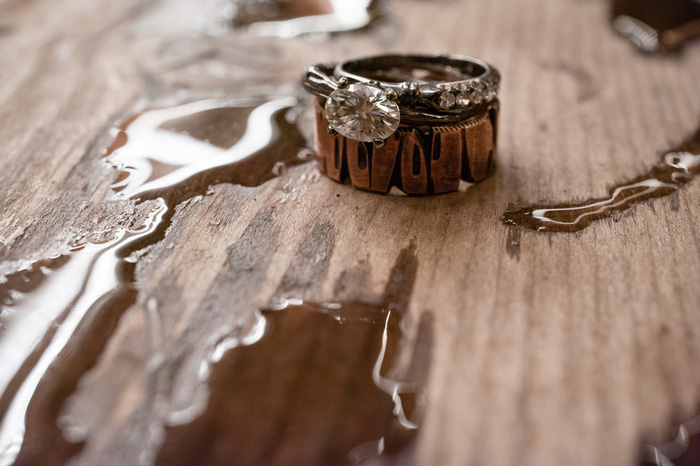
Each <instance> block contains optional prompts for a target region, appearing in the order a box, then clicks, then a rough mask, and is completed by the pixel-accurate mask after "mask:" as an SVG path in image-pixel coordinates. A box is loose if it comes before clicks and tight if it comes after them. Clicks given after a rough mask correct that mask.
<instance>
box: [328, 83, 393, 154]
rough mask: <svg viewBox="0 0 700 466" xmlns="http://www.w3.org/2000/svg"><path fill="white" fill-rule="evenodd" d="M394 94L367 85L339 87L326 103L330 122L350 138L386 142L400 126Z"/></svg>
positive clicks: (334, 127) (356, 84)
mask: <svg viewBox="0 0 700 466" xmlns="http://www.w3.org/2000/svg"><path fill="white" fill-rule="evenodd" d="M391 92H392V91H385V90H384V89H381V88H379V87H377V86H373V85H371V84H364V83H355V84H350V85H348V86H347V87H343V88H341V87H338V89H336V90H334V91H333V92H331V94H330V95H329V96H328V100H326V106H325V114H326V119H327V120H328V123H330V125H331V127H332V128H333V129H334V130H336V131H337V132H339V133H340V134H342V135H343V136H345V137H347V138H350V139H355V140H358V141H364V142H372V141H374V142H377V141H383V140H384V139H386V138H388V137H389V136H391V135H392V134H393V133H394V131H396V128H398V126H399V119H400V112H399V105H398V104H397V103H396V102H395V98H392V94H391Z"/></svg>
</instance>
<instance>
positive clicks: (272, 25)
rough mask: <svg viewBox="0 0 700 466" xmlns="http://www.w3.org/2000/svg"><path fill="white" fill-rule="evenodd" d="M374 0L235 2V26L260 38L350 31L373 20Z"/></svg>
mask: <svg viewBox="0 0 700 466" xmlns="http://www.w3.org/2000/svg"><path fill="white" fill-rule="evenodd" d="M377 3H378V1H377V0H246V1H243V2H238V5H237V9H236V13H235V15H234V18H233V25H234V26H235V27H241V26H247V27H248V28H249V31H250V32H252V33H253V34H256V35H260V36H275V37H284V38H290V37H296V36H299V35H302V34H311V33H334V32H344V31H353V30H356V29H361V28H363V27H366V26H368V25H369V24H370V23H371V22H372V21H373V20H374V19H375V17H376V11H377Z"/></svg>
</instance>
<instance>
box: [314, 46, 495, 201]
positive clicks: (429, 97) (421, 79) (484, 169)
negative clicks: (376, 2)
mask: <svg viewBox="0 0 700 466" xmlns="http://www.w3.org/2000/svg"><path fill="white" fill-rule="evenodd" d="M302 83H303V85H304V87H305V88H306V89H307V90H309V91H310V92H311V93H312V94H314V95H315V96H316V97H317V99H316V104H315V110H316V134H315V152H316V156H317V159H318V161H319V165H320V167H321V170H322V171H323V172H325V173H326V174H327V175H328V176H330V177H331V178H333V179H334V180H336V181H340V182H343V181H345V180H346V179H348V178H349V179H350V181H351V182H352V184H353V185H354V186H356V187H358V188H360V189H364V190H369V191H375V192H382V193H386V192H388V191H389V190H390V189H391V187H393V186H395V187H397V188H398V189H400V190H402V191H403V192H405V193H407V194H438V193H445V192H449V191H454V190H456V189H458V187H459V185H460V180H463V181H467V182H477V181H481V180H483V179H484V178H486V177H487V176H488V175H489V174H491V173H492V172H493V169H494V168H495V158H496V135H497V131H496V128H497V120H498V109H499V101H498V86H499V83H500V75H499V73H498V71H497V70H496V69H495V68H493V67H492V66H490V65H489V64H487V63H486V62H483V61H481V60H478V59H474V58H468V57H462V56H456V55H380V56H374V57H368V58H360V59H355V60H349V61H345V62H340V63H335V64H325V65H324V64H320V65H314V66H310V67H308V68H306V69H305V70H304V74H303V77H302Z"/></svg>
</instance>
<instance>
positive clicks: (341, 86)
mask: <svg viewBox="0 0 700 466" xmlns="http://www.w3.org/2000/svg"><path fill="white" fill-rule="evenodd" d="M348 84H350V83H349V81H348V78H346V77H345V76H343V77H342V78H340V79H339V80H338V89H346V88H347V87H348Z"/></svg>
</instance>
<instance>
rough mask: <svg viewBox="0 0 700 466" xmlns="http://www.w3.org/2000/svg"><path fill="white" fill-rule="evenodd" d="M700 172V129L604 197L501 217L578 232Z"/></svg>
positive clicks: (518, 223) (668, 191) (545, 228)
mask: <svg viewBox="0 0 700 466" xmlns="http://www.w3.org/2000/svg"><path fill="white" fill-rule="evenodd" d="M698 173H700V129H698V130H697V132H696V133H695V134H694V135H693V136H692V137H691V138H689V139H688V140H686V141H685V142H683V143H681V144H680V145H679V146H678V147H676V148H674V149H671V150H670V151H668V152H667V153H666V154H664V156H663V158H662V159H661V163H660V164H658V165H656V166H654V167H652V169H651V170H650V171H649V172H648V173H646V174H644V175H642V176H639V177H637V178H635V179H633V180H630V181H628V182H625V183H621V184H619V185H617V186H615V187H614V188H612V189H611V190H610V195H609V196H608V197H607V198H603V199H591V200H587V201H584V202H580V203H572V204H561V205H546V204H540V205H533V206H527V207H523V208H521V209H519V210H514V211H507V212H505V213H504V214H503V216H502V217H501V220H502V221H503V222H504V223H505V224H506V225H514V226H520V227H523V228H527V229H529V230H535V231H543V232H575V231H579V230H583V229H584V228H586V227H587V226H588V225H590V224H591V222H594V221H596V220H602V219H605V218H612V219H613V220H614V221H618V220H619V219H620V218H621V213H622V212H623V211H624V210H626V209H629V208H630V207H631V206H633V205H635V204H638V203H640V202H644V201H647V200H649V199H653V198H657V197H663V196H668V195H669V194H673V193H674V192H676V191H678V190H679V189H680V188H681V187H682V186H683V185H685V184H687V183H689V182H690V181H692V180H693V179H694V178H695V176H696V175H698Z"/></svg>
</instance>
